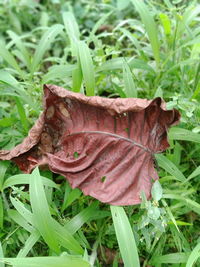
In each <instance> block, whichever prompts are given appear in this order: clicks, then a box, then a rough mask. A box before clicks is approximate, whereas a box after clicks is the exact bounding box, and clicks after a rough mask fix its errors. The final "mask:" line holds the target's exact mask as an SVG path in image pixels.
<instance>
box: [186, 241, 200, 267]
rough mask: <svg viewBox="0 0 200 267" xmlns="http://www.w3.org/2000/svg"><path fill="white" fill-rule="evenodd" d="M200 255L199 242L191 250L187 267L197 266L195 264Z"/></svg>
mask: <svg viewBox="0 0 200 267" xmlns="http://www.w3.org/2000/svg"><path fill="white" fill-rule="evenodd" d="M199 257H200V243H198V244H197V245H196V247H195V248H194V249H193V251H192V252H191V254H190V256H189V258H188V260H187V263H186V267H193V266H195V265H194V264H195V262H196V261H197V259H198V258H199Z"/></svg>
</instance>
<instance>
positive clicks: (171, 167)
mask: <svg viewBox="0 0 200 267" xmlns="http://www.w3.org/2000/svg"><path fill="white" fill-rule="evenodd" d="M155 158H156V160H157V162H158V165H159V166H160V167H161V168H163V169H164V170H165V171H167V172H168V173H170V174H171V175H173V176H174V177H175V178H176V179H177V180H178V181H180V182H184V181H185V180H186V178H185V176H184V175H183V173H182V172H181V171H180V170H179V169H178V168H177V167H176V165H175V164H174V163H173V162H172V161H171V160H169V159H168V158H167V157H165V156H164V155H161V154H156V155H155Z"/></svg>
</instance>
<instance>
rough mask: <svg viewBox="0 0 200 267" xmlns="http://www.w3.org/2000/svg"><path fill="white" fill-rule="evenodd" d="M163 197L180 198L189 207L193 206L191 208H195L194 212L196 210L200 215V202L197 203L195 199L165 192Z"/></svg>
mask: <svg viewBox="0 0 200 267" xmlns="http://www.w3.org/2000/svg"><path fill="white" fill-rule="evenodd" d="M163 198H166V199H177V200H180V201H181V202H183V203H184V204H185V205H186V206H188V207H189V208H191V210H193V211H194V212H196V213H197V214H199V215H200V204H199V203H197V202H196V201H194V200H191V199H189V198H185V197H183V196H180V195H176V194H163Z"/></svg>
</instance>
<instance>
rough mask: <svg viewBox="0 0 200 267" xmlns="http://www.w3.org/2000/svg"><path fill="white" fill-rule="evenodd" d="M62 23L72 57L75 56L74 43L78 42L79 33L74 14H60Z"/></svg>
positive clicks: (75, 48)
mask: <svg viewBox="0 0 200 267" xmlns="http://www.w3.org/2000/svg"><path fill="white" fill-rule="evenodd" d="M62 18H63V22H64V25H65V30H66V32H67V34H68V37H69V39H70V43H71V48H72V55H73V56H77V47H76V42H77V41H78V40H80V31H79V27H78V24H77V22H76V19H75V17H74V14H73V13H72V12H70V11H68V12H63V13H62Z"/></svg>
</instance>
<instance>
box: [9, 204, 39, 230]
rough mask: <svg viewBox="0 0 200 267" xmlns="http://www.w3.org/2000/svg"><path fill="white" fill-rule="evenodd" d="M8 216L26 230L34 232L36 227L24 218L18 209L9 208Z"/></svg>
mask: <svg viewBox="0 0 200 267" xmlns="http://www.w3.org/2000/svg"><path fill="white" fill-rule="evenodd" d="M8 216H9V217H10V218H11V219H12V220H13V221H14V222H16V223H17V224H19V225H20V226H21V227H22V228H23V229H25V230H26V231H28V232H30V233H32V232H33V230H34V228H33V227H32V226H31V225H30V224H29V223H28V222H27V221H26V220H25V219H24V217H23V216H22V215H21V214H20V213H19V212H18V211H16V210H14V209H9V210H8Z"/></svg>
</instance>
